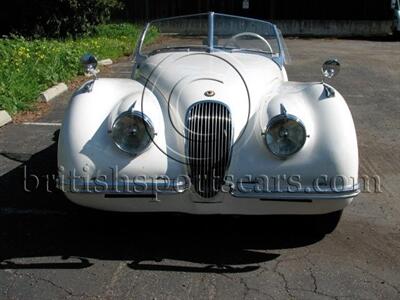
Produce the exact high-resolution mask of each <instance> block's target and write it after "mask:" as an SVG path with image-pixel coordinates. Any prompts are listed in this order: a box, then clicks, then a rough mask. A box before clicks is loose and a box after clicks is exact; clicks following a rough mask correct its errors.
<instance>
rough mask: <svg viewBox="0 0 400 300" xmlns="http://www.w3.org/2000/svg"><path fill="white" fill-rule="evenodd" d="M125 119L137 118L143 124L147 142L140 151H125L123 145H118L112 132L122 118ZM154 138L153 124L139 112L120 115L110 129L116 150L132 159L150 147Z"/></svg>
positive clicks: (127, 112)
mask: <svg viewBox="0 0 400 300" xmlns="http://www.w3.org/2000/svg"><path fill="white" fill-rule="evenodd" d="M125 117H139V118H141V119H142V122H143V124H144V127H145V131H146V134H148V135H149V138H150V139H149V141H148V142H147V144H146V146H145V147H143V148H142V149H139V150H138V151H135V150H134V149H127V148H126V147H124V145H121V143H118V142H117V141H116V140H115V138H114V136H113V133H114V130H115V128H116V125H117V124H118V122H119V121H121V119H122V118H125ZM154 136H155V131H154V126H153V123H152V122H151V120H150V118H149V117H148V116H146V115H145V114H144V113H142V112H140V111H136V110H135V111H132V112H131V111H126V112H123V113H121V114H120V115H119V116H118V117H117V118H116V119H115V121H114V123H113V125H112V128H111V138H112V139H113V142H114V144H115V145H116V146H117V148H118V149H120V150H121V151H123V152H125V153H128V154H130V155H132V156H134V157H136V156H138V155H140V154H142V153H144V152H146V151H147V150H148V149H149V148H150V146H151V145H152V144H153V140H154Z"/></svg>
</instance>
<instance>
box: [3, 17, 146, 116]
mask: <svg viewBox="0 0 400 300" xmlns="http://www.w3.org/2000/svg"><path fill="white" fill-rule="evenodd" d="M140 29H141V28H139V27H138V26H136V25H132V24H113V25H101V26H98V27H96V30H95V33H94V34H93V35H90V36H85V37H81V38H77V39H72V38H69V39H64V40H54V39H53V40H52V39H36V40H26V39H24V38H22V37H13V38H3V39H0V107H2V108H4V109H6V110H7V111H9V112H10V113H15V112H17V111H20V110H26V109H29V108H30V107H31V105H32V103H34V101H35V100H36V99H37V98H38V96H39V93H40V92H41V91H43V90H45V89H46V88H48V87H50V86H51V85H53V84H55V83H58V82H60V81H65V80H69V79H71V78H72V77H73V76H76V75H77V74H79V73H80V72H81V66H80V63H79V60H80V57H81V56H82V55H83V54H84V53H86V52H90V53H93V54H94V55H95V56H96V57H97V58H98V59H104V58H112V59H115V58H117V57H120V56H122V55H124V54H131V53H132V52H133V48H134V47H135V42H136V40H137V38H138V35H139V33H140Z"/></svg>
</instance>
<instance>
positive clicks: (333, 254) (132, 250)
mask: <svg viewBox="0 0 400 300" xmlns="http://www.w3.org/2000/svg"><path fill="white" fill-rule="evenodd" d="M288 47H289V49H290V50H291V55H292V58H293V64H292V65H291V66H289V67H288V74H289V78H290V79H292V80H305V81H309V80H313V81H314V80H319V79H320V75H319V67H320V64H321V62H322V61H323V60H324V59H325V58H330V57H338V58H339V59H340V61H341V63H342V66H343V67H342V70H341V74H340V75H339V77H338V78H337V79H334V80H333V82H332V83H333V84H334V85H335V86H336V87H337V88H338V89H339V90H340V91H341V92H342V94H343V95H344V96H345V97H346V99H347V100H348V103H349V105H350V108H351V111H352V113H353V116H354V119H355V123H356V127H357V132H358V136H359V140H358V141H359V148H360V160H361V166H360V174H361V175H369V176H373V175H377V176H380V179H381V190H382V192H381V193H362V194H361V195H360V196H359V197H358V198H357V199H356V200H355V201H354V203H353V204H352V205H351V206H350V207H349V208H348V209H346V210H345V213H344V217H343V219H342V222H341V223H340V225H339V227H338V228H337V230H336V231H335V232H334V233H333V234H331V235H329V236H325V237H321V236H311V235H309V234H307V232H303V231H302V230H301V227H299V226H298V222H301V219H287V218H254V219H252V218H226V217H224V218H216V217H187V216H186V217H182V216H180V217H177V216H160V215H158V216H137V215H119V214H106V213H99V212H94V211H91V210H85V209H81V208H78V207H76V206H74V205H72V204H70V203H68V202H67V201H66V200H65V199H64V198H63V196H62V195H61V194H59V193H57V192H55V190H54V185H53V184H51V185H50V186H49V189H50V190H51V191H53V192H52V193H47V192H46V191H45V187H43V185H41V189H40V190H39V191H35V192H32V193H26V192H23V190H24V180H23V178H24V170H25V169H27V170H28V171H27V173H28V174H32V173H35V174H39V175H43V176H44V175H45V174H54V173H55V164H56V152H55V150H56V139H57V133H58V126H57V124H53V125H50V126H43V125H42V126H40V125H23V124H18V125H15V124H11V125H7V126H6V127H4V128H2V129H0V175H1V177H0V195H1V196H0V197H1V200H0V242H1V243H0V298H1V299H29V300H31V299H56V298H100V299H103V298H105V299H113V298H126V299H131V298H139V299H163V298H181V299H187V298H195V299H203V298H210V299H211V298H218V299H219V298H221V299H231V298H248V299H253V298H260V299H266V298H271V299H287V298H290V297H292V298H298V299H314V298H316V299H325V298H326V299H329V298H340V299H341V298H357V299H375V298H383V299H396V298H397V299H399V298H400V255H399V254H400V201H399V195H400V184H399V179H400V160H399V159H400V154H399V151H398V149H399V147H400V141H399V132H400V131H399V130H400V121H399V115H400V114H399V113H400V104H399V95H400V84H399V79H400V43H394V42H378V41H351V40H289V41H288ZM126 72H129V64H128V63H126V62H125V63H121V64H118V65H116V66H114V67H113V74H115V75H118V76H121V77H124V76H127V75H128V74H127V73H126ZM111 75H112V74H111ZM65 104H66V99H65V97H64V99H61V100H60V101H58V102H56V103H53V104H52V107H51V110H50V112H49V113H48V114H47V115H46V116H44V117H43V118H42V119H41V120H38V122H51V123H57V122H60V121H61V118H62V113H63V110H64V108H65ZM41 180H44V178H41ZM34 184H35V181H34V180H33V179H32V178H29V180H28V182H27V189H31V188H33V186H34Z"/></svg>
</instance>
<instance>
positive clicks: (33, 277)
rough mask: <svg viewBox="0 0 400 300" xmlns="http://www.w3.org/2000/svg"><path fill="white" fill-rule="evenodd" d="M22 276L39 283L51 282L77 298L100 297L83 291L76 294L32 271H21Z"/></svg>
mask: <svg viewBox="0 0 400 300" xmlns="http://www.w3.org/2000/svg"><path fill="white" fill-rule="evenodd" d="M20 275H21V276H26V277H28V278H30V279H31V280H33V281H35V282H36V283H38V282H39V281H42V282H45V283H48V284H50V285H51V286H53V287H55V288H57V289H59V290H61V291H63V292H64V293H66V294H67V295H69V296H71V297H77V298H99V296H92V295H88V294H86V293H82V294H75V293H74V292H73V291H71V290H70V289H67V288H65V287H63V286H61V285H58V284H56V283H55V282H53V281H52V280H50V279H47V278H42V277H38V276H36V275H34V274H32V273H20Z"/></svg>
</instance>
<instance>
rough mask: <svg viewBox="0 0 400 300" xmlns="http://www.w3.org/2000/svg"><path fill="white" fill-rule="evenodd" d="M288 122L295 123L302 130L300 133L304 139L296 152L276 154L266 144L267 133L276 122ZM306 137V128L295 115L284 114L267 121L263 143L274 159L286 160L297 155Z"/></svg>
mask: <svg viewBox="0 0 400 300" xmlns="http://www.w3.org/2000/svg"><path fill="white" fill-rule="evenodd" d="M288 120H290V121H294V122H296V123H297V125H299V127H300V128H301V129H302V131H303V135H304V138H303V140H302V142H301V143H300V144H298V146H297V148H296V150H295V151H293V152H291V153H290V154H280V153H276V152H275V151H274V150H273V149H272V148H271V145H270V144H269V143H268V140H267V137H268V133H269V132H270V130H271V128H272V127H273V126H274V125H276V123H278V122H280V121H288ZM307 136H308V135H307V131H306V127H305V125H304V123H303V122H302V121H301V120H300V119H299V118H298V117H296V116H295V115H291V114H287V113H284V114H280V115H277V116H275V117H273V118H272V119H271V120H269V122H268V125H267V127H266V130H265V134H264V142H265V144H266V146H267V148H268V150H269V151H270V152H271V153H272V154H273V155H274V156H275V157H277V158H280V159H287V158H289V157H291V156H293V155H294V154H296V153H298V152H299V151H300V150H301V149H302V148H303V146H304V144H305V143H306V139H307Z"/></svg>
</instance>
